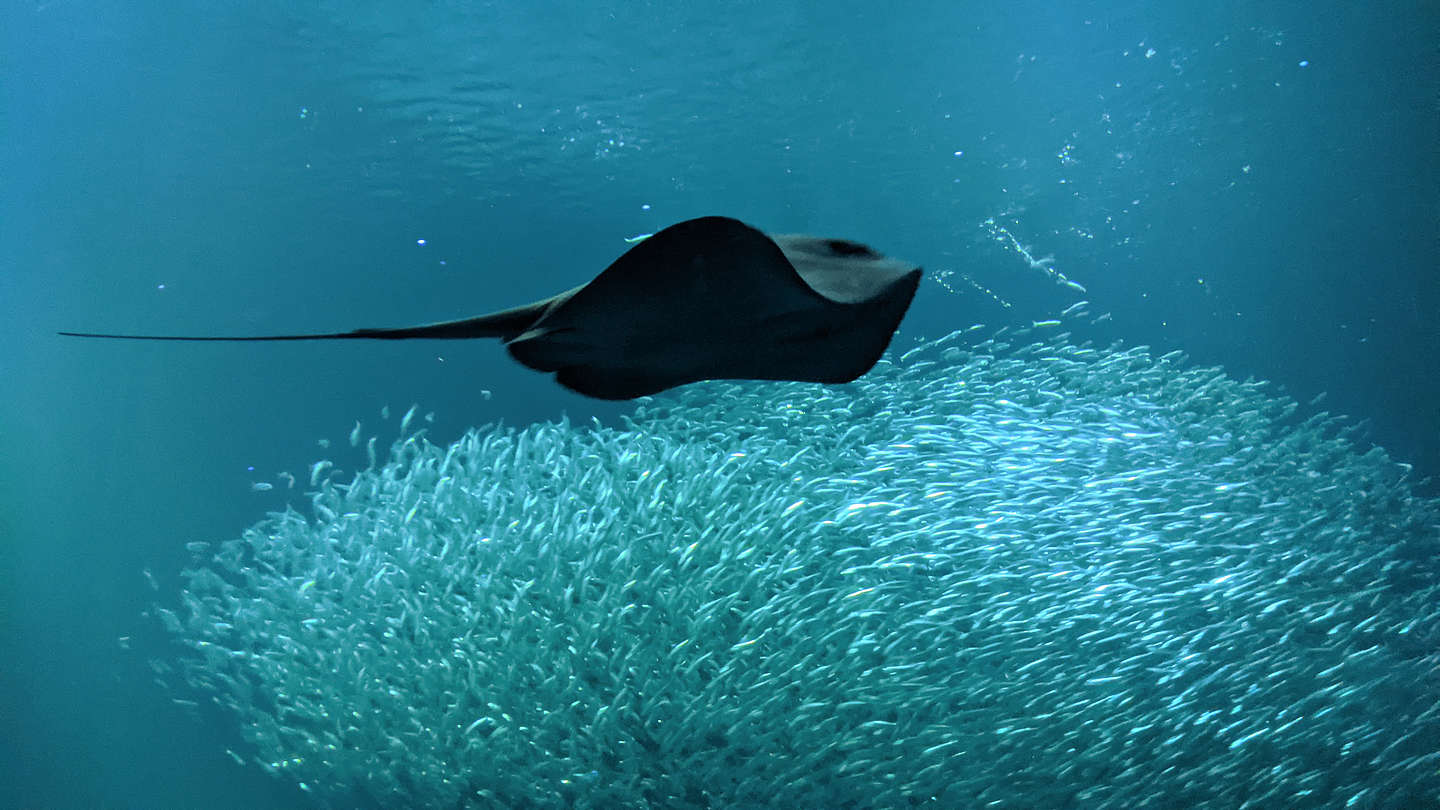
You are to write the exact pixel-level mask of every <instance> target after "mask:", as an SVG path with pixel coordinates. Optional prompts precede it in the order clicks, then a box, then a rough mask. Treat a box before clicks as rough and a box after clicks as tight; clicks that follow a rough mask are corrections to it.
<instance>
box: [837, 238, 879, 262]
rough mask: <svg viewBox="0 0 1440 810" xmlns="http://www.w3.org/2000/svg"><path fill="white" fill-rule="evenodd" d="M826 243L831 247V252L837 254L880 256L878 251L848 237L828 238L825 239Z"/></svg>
mask: <svg viewBox="0 0 1440 810" xmlns="http://www.w3.org/2000/svg"><path fill="white" fill-rule="evenodd" d="M825 245H826V246H827V247H829V248H830V252H831V253H834V254H835V255H836V256H869V257H873V258H877V259H878V258H880V254H879V253H876V252H875V251H873V250H871V249H870V248H868V247H866V246H864V245H862V244H860V243H859V242H851V241H850V240H848V239H827V240H825Z"/></svg>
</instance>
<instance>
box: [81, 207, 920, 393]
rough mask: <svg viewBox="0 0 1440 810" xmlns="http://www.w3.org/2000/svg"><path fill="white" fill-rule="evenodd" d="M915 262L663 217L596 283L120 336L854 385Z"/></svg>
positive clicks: (842, 244)
mask: <svg viewBox="0 0 1440 810" xmlns="http://www.w3.org/2000/svg"><path fill="white" fill-rule="evenodd" d="M920 272H921V271H920V268H918V267H916V266H914V265H911V264H908V263H906V262H902V261H899V260H897V259H891V258H887V257H885V256H882V255H880V254H879V253H876V252H875V251H873V250H871V249H870V248H868V247H866V246H864V245H861V244H859V243H856V242H851V241H848V240H844V239H824V238H820V237H814V236H799V235H786V236H774V237H771V236H766V235H765V234H763V233H761V232H760V231H758V230H756V229H754V228H752V227H750V226H748V225H746V224H744V223H743V222H739V221H738V220H734V219H729V218H726V217H702V218H700V219H691V220H686V221H685V222H680V223H677V224H675V225H672V226H670V227H668V228H666V229H664V230H663V231H660V232H659V233H656V234H655V235H654V236H651V237H649V238H648V239H645V240H644V241H642V242H640V243H639V244H637V245H636V246H635V247H633V248H631V249H630V250H629V251H627V252H626V253H625V254H624V255H623V256H621V257H620V258H619V259H616V260H615V262H614V263H613V264H611V265H610V266H609V267H608V268H606V269H605V271H604V272H602V273H601V274H600V275H598V276H596V277H595V279H594V280H593V281H591V282H590V283H588V284H585V285H583V286H580V287H576V288H575V289H573V290H568V291H566V292H563V293H560V294H559V295H556V296H553V297H551V298H546V299H544V300H541V301H536V302H535V303H533V304H527V305H525V306H521V307H515V308H513V309H506V310H501V311H499V312H493V313H490V314H488V315H481V316H479V317H475V318H465V319H462V320H455V321H444V322H441V323H432V324H426V325H423V326H407V327H398V328H385V329H356V330H354V331H351V332H334V333H322V334H294V335H262V336H240V337H221V336H214V337H211V336H179V335H114V334H101V333H94V332H61V333H60V334H62V335H71V336H75V337H97V338H122V339H130V340H205V341H260V340H350V339H369V340H403V339H411V338H439V339H455V338H498V339H500V340H502V341H504V343H505V347H506V349H508V350H509V352H510V355H511V356H512V357H514V358H515V359H516V360H517V361H519V362H520V363H522V364H524V365H526V366H528V367H530V368H532V369H535V370H537V371H543V372H551V373H554V375H555V379H556V381H557V382H559V383H560V384H561V385H563V386H565V387H566V388H569V389H571V390H572V391H576V392H578V393H581V394H584V395H586V396H591V397H597V398H600V399H631V398H634V397H640V396H646V395H648V394H654V393H657V392H660V391H664V390H665V389H667V388H673V387H675V386H677V385H684V384H685V383H691V382H697V381H699V380H714V379H751V380H796V381H802V382H821V383H843V382H850V381H851V380H854V379H855V378H857V377H859V376H860V375H862V374H864V373H865V372H867V371H869V370H870V369H871V367H873V366H874V365H875V362H876V361H877V360H879V359H880V355H881V354H882V353H883V352H884V351H885V348H886V347H887V346H888V345H889V344H890V338H891V337H892V336H893V335H894V333H895V329H896V328H897V327H898V326H899V325H900V319H901V318H903V317H904V315H905V311H906V310H907V309H908V308H909V306H910V301H911V299H912V298H914V296H915V289H916V287H917V286H918V285H919V283H920Z"/></svg>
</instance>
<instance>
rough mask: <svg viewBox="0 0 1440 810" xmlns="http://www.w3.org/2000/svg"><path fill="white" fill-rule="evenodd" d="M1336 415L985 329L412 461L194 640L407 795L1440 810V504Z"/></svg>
mask: <svg viewBox="0 0 1440 810" xmlns="http://www.w3.org/2000/svg"><path fill="white" fill-rule="evenodd" d="M1296 410H1297V408H1296V405H1295V404H1294V403H1293V402H1291V401H1289V400H1286V399H1282V398H1277V397H1274V396H1272V395H1269V394H1267V393H1265V391H1264V386H1263V385H1261V384H1257V383H1253V382H1237V381H1235V380H1232V379H1230V378H1228V377H1226V376H1225V375H1224V374H1223V373H1222V372H1220V371H1219V370H1216V369H1211V368H1193V367H1188V366H1187V365H1186V364H1185V363H1184V362H1183V359H1182V358H1180V357H1178V356H1172V355H1167V356H1164V357H1155V356H1152V355H1151V354H1150V353H1149V352H1148V351H1146V350H1145V349H1130V350H1126V351H1120V350H1118V349H1114V348H1112V349H1100V348H1094V347H1089V346H1077V345H1073V344H1071V343H1068V342H1066V340H1065V339H1064V337H1063V336H1062V337H1058V338H1054V339H1051V340H1048V341H1034V340H1033V339H1032V338H1029V337H1025V338H1020V339H1016V340H1015V342H1014V344H1013V345H1012V344H1007V343H1006V342H1004V341H1003V340H1002V339H998V338H997V339H992V340H988V341H985V342H984V343H981V344H979V345H978V346H977V345H966V343H965V341H964V340H963V338H962V337H961V336H951V337H949V338H946V339H942V340H940V341H934V342H927V343H923V344H921V345H919V347H918V348H915V349H913V350H912V351H910V352H907V353H906V354H905V355H904V356H902V357H900V358H899V359H898V360H896V361H895V362H893V363H891V362H882V363H881V364H880V365H879V366H877V368H876V370H875V371H874V372H873V373H871V374H870V375H868V376H867V377H866V378H864V379H862V380H861V381H859V382H857V383H854V384H851V385H847V386H841V387H821V386H814V385H801V384H791V383H778V384H756V383H747V384H729V383H706V384H701V385H694V386H689V387H686V388H683V389H680V390H678V391H676V392H674V394H673V395H669V396H666V397H664V398H657V399H655V400H651V401H649V402H647V403H645V404H643V405H641V406H640V407H639V409H638V410H637V411H636V415H635V416H634V418H633V420H631V421H630V422H628V424H627V426H626V429H624V430H608V429H600V428H598V427H597V428H592V427H584V428H579V427H575V426H571V425H569V424H567V423H560V424H545V425H537V426H534V427H530V428H527V429H525V430H512V429H505V430H501V429H484V430H480V431H472V432H470V433H468V434H467V435H465V436H464V437H463V438H461V439H460V440H459V441H457V442H456V443H454V444H452V445H449V446H446V447H439V446H435V445H432V444H430V443H428V442H426V441H424V440H423V439H422V438H419V437H415V436H410V437H408V438H402V440H401V441H398V442H396V444H395V446H394V447H393V448H392V450H391V453H390V458H389V460H388V462H386V463H384V465H383V466H376V467H372V468H371V469H368V470H366V471H363V472H360V473H358V474H356V475H355V476H354V479H353V480H352V481H350V482H346V483H341V482H336V481H335V480H333V479H332V480H329V481H323V482H321V483H320V484H319V485H318V488H317V490H316V491H315V493H314V494H313V499H312V500H313V513H312V514H311V515H309V516H306V515H302V514H299V513H296V512H293V511H292V512H287V513H284V514H276V515H272V516H271V517H270V518H269V519H267V520H266V521H264V522H263V523H261V524H259V525H257V526H255V527H254V528H252V529H250V530H249V531H247V532H246V533H245V534H244V536H243V537H241V538H239V539H237V540H232V541H229V542H226V543H224V544H222V545H221V547H220V550H219V551H218V552H217V553H215V554H213V556H210V557H207V558H205V560H204V561H203V564H201V565H200V566H199V567H197V568H196V569H195V570H193V571H190V572H188V583H187V588H186V590H185V592H184V594H183V601H184V609H183V610H181V611H180V612H179V615H177V614H176V613H172V612H170V611H162V617H163V618H164V619H165V620H166V622H167V624H168V625H169V626H170V628H171V629H172V630H173V631H174V632H175V634H176V636H177V637H178V638H179V640H180V641H181V642H182V643H183V644H184V645H186V647H187V652H186V654H185V670H186V675H187V679H188V680H189V682H190V683H191V684H192V685H193V686H195V687H198V688H199V689H201V690H202V691H203V692H204V693H207V694H209V695H211V696H213V698H214V699H215V700H216V701H218V702H219V703H220V704H222V705H223V706H226V707H228V708H229V709H230V710H232V711H233V712H234V714H235V715H236V716H237V717H238V719H239V720H240V722H241V723H242V724H243V726H244V729H245V733H246V735H247V737H248V738H249V740H250V741H251V742H252V743H253V744H254V747H255V751H254V753H255V754H256V756H257V760H258V761H259V762H260V763H261V764H262V765H263V766H264V767H266V768H267V769H269V770H272V771H274V772H276V773H279V774H283V775H284V776H285V777H286V778H290V779H294V780H296V781H297V782H303V783H304V784H305V785H306V786H307V787H308V788H309V789H311V790H314V791H316V792H319V793H321V794H324V795H328V796H330V797H332V798H337V797H344V796H353V795H355V794H357V793H360V794H366V795H368V796H370V797H372V798H373V799H374V800H375V801H376V802H377V803H379V804H382V805H385V806H407V807H446V808H450V807H457V806H458V807H496V808H514V807H533V808H548V807H556V808H559V807H593V808H647V807H657V808H658V807H664V808H704V807H715V808H734V807H761V806H768V807H787V808H862V807H875V808H894V807H909V806H934V807H990V808H1027V809H1030V810H1033V809H1034V808H1069V807H1083V808H1117V810H1118V809H1123V810H1133V809H1134V808H1173V807H1194V808H1226V810H1234V808H1242V807H1285V808H1310V807H1315V808H1319V807H1326V808H1329V807H1345V806H1350V807H1393V808H1412V807H1422V806H1433V805H1434V803H1435V802H1436V801H1437V800H1440V747H1437V740H1440V587H1437V585H1440V579H1437V567H1440V566H1437V563H1436V560H1437V559H1440V517H1437V515H1440V511H1437V505H1436V503H1435V502H1434V501H1430V500H1425V499H1422V498H1419V497H1417V496H1415V495H1414V494H1412V491H1411V487H1410V484H1409V482H1408V481H1407V480H1406V473H1407V470H1406V468H1405V467H1404V466H1403V465H1399V464H1396V463H1395V462H1393V461H1391V460H1390V459H1389V458H1388V457H1387V456H1386V454H1385V453H1384V452H1383V451H1381V450H1379V449H1370V450H1369V451H1368V452H1362V450H1363V448H1361V449H1357V444H1356V442H1355V441H1354V439H1353V437H1352V436H1350V435H1349V434H1348V433H1347V431H1346V430H1345V429H1344V428H1343V426H1342V422H1341V420H1338V419H1336V418H1332V417H1329V416H1328V415H1325V414H1319V415H1315V416H1311V417H1309V418H1308V419H1304V420H1301V419H1300V418H1298V417H1297V416H1296V415H1295V411H1296Z"/></svg>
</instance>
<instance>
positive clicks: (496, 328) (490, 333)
mask: <svg viewBox="0 0 1440 810" xmlns="http://www.w3.org/2000/svg"><path fill="white" fill-rule="evenodd" d="M567 295H568V293H567ZM557 298H560V296H556V297H555V298H547V299H545V300H544V301H537V302H535V303H533V304H526V305H525V306H523V307H514V308H512V309H505V310H501V311H499V312H492V313H490V314H488V315H481V316H479V317H475V318H462V319H460V320H456V321H441V322H439V323H430V324H422V325H420V326H397V327H388V328H379V329H354V330H351V331H349V332H314V333H306V334H295V335H240V336H236V337H230V336H217V335H117V334H111V333H107V332H58V333H57V334H60V335H65V336H67V337H84V338H108V339H111V340H188V341H260V340H408V339H411V338H422V339H424V338H429V339H433V340H446V339H449V340H462V339H468V338H501V339H503V340H509V339H510V338H513V337H514V336H516V335H518V334H520V333H521V332H523V331H525V330H526V329H527V328H529V327H530V325H531V324H533V323H534V322H535V320H536V319H537V318H539V317H540V315H541V314H543V313H544V312H545V311H546V309H547V308H548V307H550V306H551V305H552V302H554V301H555V300H556V299H557Z"/></svg>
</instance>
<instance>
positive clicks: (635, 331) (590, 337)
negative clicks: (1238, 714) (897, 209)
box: [506, 217, 919, 399]
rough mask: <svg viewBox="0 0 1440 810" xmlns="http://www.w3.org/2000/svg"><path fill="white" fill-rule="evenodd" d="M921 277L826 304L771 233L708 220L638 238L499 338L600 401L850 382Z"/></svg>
mask: <svg viewBox="0 0 1440 810" xmlns="http://www.w3.org/2000/svg"><path fill="white" fill-rule="evenodd" d="M856 269H857V270H860V269H862V268H859V267H858V266H857V268H856ZM918 279H919V271H918V270H915V271H913V273H912V274H910V275H908V276H905V277H903V278H898V279H897V280H894V282H893V283H892V284H890V285H889V286H888V287H886V288H885V289H883V290H879V291H877V293H876V295H874V296H872V297H871V299H869V300H864V301H860V302H856V303H848V302H839V301H835V300H831V299H830V298H827V297H826V296H824V295H821V294H820V293H819V292H817V291H816V290H815V289H814V288H812V287H811V286H810V285H809V284H807V283H806V281H805V279H803V278H802V277H801V275H800V274H799V273H798V272H797V270H796V268H795V266H794V265H793V264H792V263H791V261H790V260H789V259H788V258H787V256H786V253H785V252H784V251H783V250H782V249H781V247H780V246H779V245H777V244H776V242H775V241H774V240H772V239H771V238H770V237H768V236H766V235H765V234H763V233H761V232H760V231H758V230H756V229H754V228H752V227H750V226H748V225H746V224H744V223H742V222H739V221H737V220H734V219H729V218H726V217H704V218H700V219H693V220H688V221H686V222H681V223H678V224H676V225H673V226H671V227H669V228H666V229H665V230H663V231H660V232H659V233H657V234H655V235H654V236H652V237H650V238H649V239H646V240H645V241H644V242H641V243H640V244H638V245H636V246H635V247H634V248H632V249H631V250H630V251H629V252H627V253H626V254H625V255H623V256H621V257H620V258H619V259H617V260H616V261H615V263H614V264H612V265H610V267H609V268H607V269H606V270H605V271H604V272H603V273H601V274H600V275H599V276H597V277H596V278H595V280H594V281H592V282H591V283H589V284H587V285H585V286H584V287H582V288H580V289H579V290H577V291H576V292H575V293H574V295H572V296H571V297H570V298H569V299H568V300H566V301H564V302H563V303H561V304H559V305H557V306H556V307H554V308H553V309H551V310H549V311H548V312H547V313H546V314H545V315H544V316H543V317H541V318H540V319H539V320H538V321H537V322H536V323H535V324H534V326H532V327H531V328H530V329H528V330H526V331H525V332H523V333H522V334H520V335H519V336H517V337H516V338H515V339H514V340H511V341H509V342H508V343H507V344H506V345H507V348H508V349H509V351H510V353H511V355H512V356H513V357H514V358H515V359H516V360H518V361H520V362H521V363H523V364H525V365H527V366H529V367H530V368H533V369H536V370H539V371H552V372H556V379H557V381H559V382H560V383H561V384H562V385H565V386H566V387H568V388H571V389H572V390H575V391H578V392H579V393H582V394H585V395H587V396H593V397H600V398H603V399H629V398H632V397H636V396H643V395H645V394H652V393H656V392H658V391H663V390H665V389H667V388H671V387H674V386H676V385H682V384H684V383H689V382H695V381H697V380H705V379H770V380H800V381H810V382H848V381H849V380H853V379H855V378H856V377H858V376H859V375H861V374H863V373H865V372H866V371H868V370H869V369H870V368H871V366H873V365H874V364H875V361H876V360H877V359H878V358H879V356H880V354H881V353H882V352H883V351H884V350H885V347H886V345H888V343H889V341H890V336H891V335H892V334H893V333H894V331H895V327H896V326H897V325H898V323H899V320H900V318H901V317H902V316H903V315H904V312H905V308H906V307H908V305H909V303H910V297H911V296H912V295H913V294H914V286H915V284H916V283H918Z"/></svg>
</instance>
